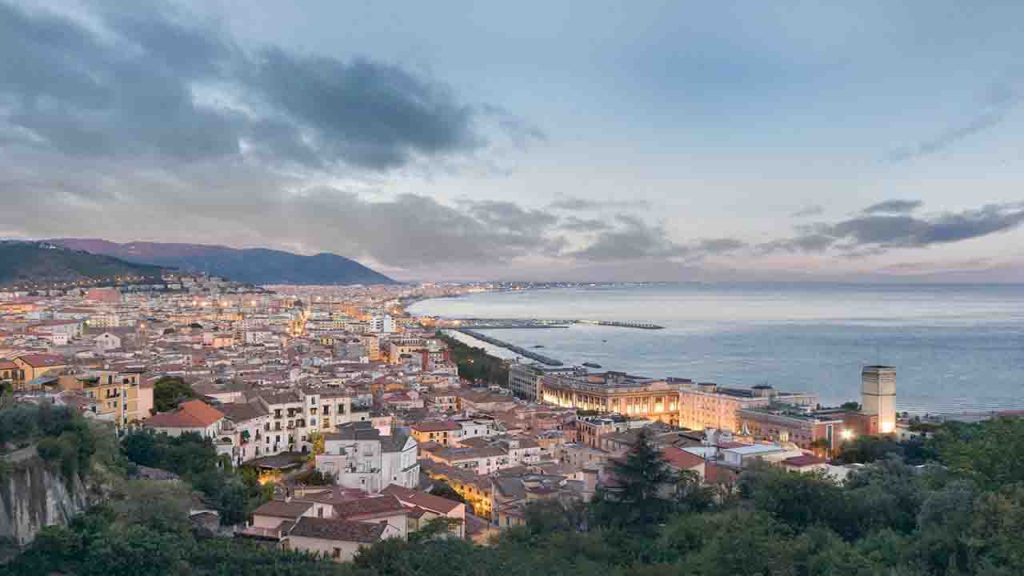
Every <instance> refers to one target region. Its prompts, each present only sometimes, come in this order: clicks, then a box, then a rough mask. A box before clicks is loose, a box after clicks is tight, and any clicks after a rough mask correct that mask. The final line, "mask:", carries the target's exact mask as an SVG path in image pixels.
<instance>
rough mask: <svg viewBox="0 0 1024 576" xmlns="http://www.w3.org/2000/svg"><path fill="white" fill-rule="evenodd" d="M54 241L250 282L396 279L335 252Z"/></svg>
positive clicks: (387, 281)
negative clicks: (315, 253)
mask: <svg viewBox="0 0 1024 576" xmlns="http://www.w3.org/2000/svg"><path fill="white" fill-rule="evenodd" d="M50 242H53V243H55V244H60V245H62V246H66V247H68V248H72V249H75V250H85V251H88V252H92V253H94V254H104V255H107V256H113V257H115V258H120V259H122V260H126V261H129V262H137V263H145V264H155V265H158V266H164V267H170V268H177V269H179V270H182V271H190V272H204V273H206V274H210V275H212V276H221V277H224V278H228V279H230V280H234V281H237V282H245V283H249V284H306V285H314V284H393V283H394V280H392V279H390V278H388V277H387V276H384V275H383V274H380V273H378V272H376V271H374V270H371V269H370V268H367V267H366V266H363V265H362V264H360V263H358V262H356V261H354V260H350V259H348V258H345V257H343V256H338V255H336V254H327V253H323V254H317V255H315V256H302V255H299V254H292V253H291V252H284V251H280V250H268V249H265V248H244V249H238V248H228V247H226V246H211V245H205V244H172V243H160V242H130V243H127V244H118V243H116V242H108V241H106V240H99V239H83V238H61V239H57V240H51V241H50Z"/></svg>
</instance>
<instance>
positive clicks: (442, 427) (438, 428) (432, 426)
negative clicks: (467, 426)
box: [412, 420, 459, 432]
mask: <svg viewBox="0 0 1024 576" xmlns="http://www.w3.org/2000/svg"><path fill="white" fill-rule="evenodd" d="M412 429H413V430H415V431H417V432H444V431H449V432H451V431H453V430H458V429H459V425H458V424H456V423H455V422H452V421H451V420H445V421H441V422H417V423H416V424H413V425H412Z"/></svg>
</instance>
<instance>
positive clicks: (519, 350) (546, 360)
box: [458, 328, 563, 366]
mask: <svg viewBox="0 0 1024 576" xmlns="http://www.w3.org/2000/svg"><path fill="white" fill-rule="evenodd" d="M458 331H459V332H462V333H463V334H465V335H466V336H472V337H473V338H476V339H477V340H480V341H481V342H487V343H488V344H492V345H494V346H500V347H502V348H504V349H506V350H511V351H512V352H515V353H516V354H519V355H520V356H522V357H524V358H529V359H530V360H536V361H537V362H540V363H541V364H547V365H548V366H562V365H563V364H562V361H561V360H556V359H554V358H551V357H550V356H545V355H543V354H538V353H536V352H534V351H532V350H527V349H526V348H523V347H522V346H516V345H515V344H510V343H508V342H505V341H504V340H499V339H497V338H494V337H492V336H488V335H486V334H481V333H480V332H477V331H476V330H470V329H468V328H458Z"/></svg>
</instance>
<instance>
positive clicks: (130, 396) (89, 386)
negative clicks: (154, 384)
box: [57, 368, 153, 428]
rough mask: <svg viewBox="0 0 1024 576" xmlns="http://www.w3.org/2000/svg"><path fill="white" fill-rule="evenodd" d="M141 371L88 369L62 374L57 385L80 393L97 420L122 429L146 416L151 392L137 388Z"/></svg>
mask: <svg viewBox="0 0 1024 576" xmlns="http://www.w3.org/2000/svg"><path fill="white" fill-rule="evenodd" d="M143 372H144V370H143V369H141V368H139V369H133V370H124V371H117V370H88V371H85V372H79V373H75V374H62V375H61V376H59V377H58V379H57V384H58V386H60V388H61V389H62V390H77V391H81V393H82V394H84V395H85V396H86V397H87V398H89V399H90V400H91V401H92V402H91V404H90V406H91V409H92V413H93V414H94V415H95V416H96V418H97V419H100V420H106V421H109V422H113V423H114V425H115V426H117V427H118V428H122V427H124V426H127V425H128V424H131V423H133V422H139V421H141V420H144V419H146V418H148V417H149V410H150V408H152V405H153V402H152V394H153V389H152V388H143V387H142V386H141V378H142V374H143ZM147 396H148V398H147Z"/></svg>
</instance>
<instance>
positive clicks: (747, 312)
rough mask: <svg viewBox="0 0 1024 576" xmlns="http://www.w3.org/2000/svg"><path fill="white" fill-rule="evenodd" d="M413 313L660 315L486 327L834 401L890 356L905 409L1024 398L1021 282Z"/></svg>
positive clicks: (647, 291)
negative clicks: (647, 326) (648, 326)
mask: <svg viewBox="0 0 1024 576" xmlns="http://www.w3.org/2000/svg"><path fill="white" fill-rule="evenodd" d="M410 312H412V313H413V314H417V315H432V316H441V317H445V318H503V319H504V318H523V319H527V318H532V319H563V320H607V321H622V322H650V323H655V324H658V325H661V326H664V329H663V330H641V329H633V328H614V327H604V326H594V325H586V324H575V325H572V326H571V327H569V328H550V329H537V328H528V329H499V330H482V331H481V332H484V333H486V334H489V335H491V336H493V337H495V338H499V339H501V340H504V341H506V342H510V343H512V344H516V345H519V346H522V347H524V348H534V347H536V351H537V352H539V353H541V354H544V355H545V356H549V357H553V358H556V359H559V360H561V361H562V362H564V363H565V364H566V365H578V364H583V363H584V362H588V363H593V364H598V365H600V366H601V369H602V370H619V371H626V372H630V373H635V374H640V375H644V376H650V377H656V378H657V377H666V376H676V377H681V378H691V379H693V380H695V381H700V382H717V383H718V384H720V385H727V386H754V385H758V384H769V385H771V386H774V387H775V388H776V389H780V390H791V391H809V392H815V393H817V394H818V397H819V399H820V401H821V402H822V403H823V404H826V405H837V404H840V403H842V402H845V401H848V400H859V399H860V371H861V367H862V366H864V365H869V364H884V365H890V366H895V367H896V371H897V409H898V410H899V411H901V412H902V411H907V412H910V413H913V414H946V413H965V412H989V411H998V410H1010V409H1024V285H920V284H916V285H845V284H844V285H836V284H795V285H789V284H785V285H783V284H735V285H733V284H726V285H723V284H640V285H594V286H578V287H571V288H545V289H537V290H522V291H506V292H483V293H475V294H469V295H465V296H460V297H455V298H440V299H432V300H424V301H421V302H418V303H416V304H414V305H413V306H412V307H411V308H410ZM486 348H488V350H489V351H491V352H493V353H495V354H497V355H501V356H504V357H511V356H514V354H511V353H510V352H508V351H505V350H502V349H495V348H494V347H492V346H486Z"/></svg>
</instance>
